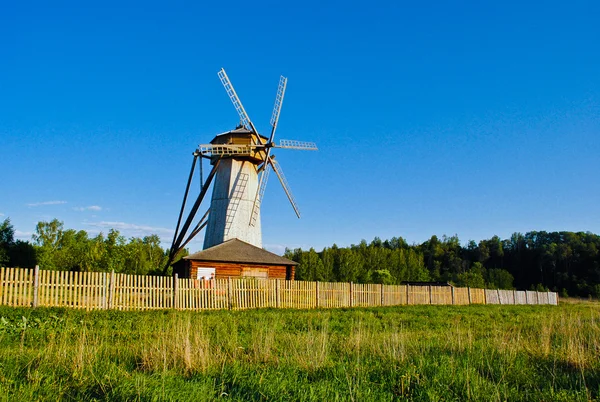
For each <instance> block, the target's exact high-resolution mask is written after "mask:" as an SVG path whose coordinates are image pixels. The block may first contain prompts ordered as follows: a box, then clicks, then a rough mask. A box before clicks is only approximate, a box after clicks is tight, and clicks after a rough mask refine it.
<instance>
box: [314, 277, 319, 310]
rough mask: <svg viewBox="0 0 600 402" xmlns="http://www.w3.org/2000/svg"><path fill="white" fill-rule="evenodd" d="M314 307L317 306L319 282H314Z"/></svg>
mask: <svg viewBox="0 0 600 402" xmlns="http://www.w3.org/2000/svg"><path fill="white" fill-rule="evenodd" d="M315 307H316V308H319V282H318V281H317V282H315Z"/></svg>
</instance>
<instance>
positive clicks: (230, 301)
mask: <svg viewBox="0 0 600 402" xmlns="http://www.w3.org/2000/svg"><path fill="white" fill-rule="evenodd" d="M232 293H233V289H231V276H228V277H227V308H228V309H229V310H231V309H232V308H233V297H231V296H232Z"/></svg>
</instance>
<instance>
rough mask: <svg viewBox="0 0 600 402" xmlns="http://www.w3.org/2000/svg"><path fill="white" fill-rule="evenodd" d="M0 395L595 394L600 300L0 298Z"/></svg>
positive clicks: (599, 377) (483, 397)
mask: <svg viewBox="0 0 600 402" xmlns="http://www.w3.org/2000/svg"><path fill="white" fill-rule="evenodd" d="M0 345H1V348H0V399H1V400H11V401H13V400H52V401H54V400H72V401H80V400H110V401H115V400H140V401H162V400H184V401H185V400H190V401H202V400H214V399H228V400H281V401H288V400H307V401H312V400H314V401H323V400H344V401H369V400H373V401H386V400H390V401H391V400H417V401H438V400H475V401H493V400H499V401H502V400H510V401H520V400H523V401H540V400H546V401H561V400H562V401H578V400H579V401H588V400H598V399H599V398H600V361H599V356H600V305H599V304H597V303H592V302H578V303H575V302H571V303H569V302H567V303H564V302H562V301H561V304H560V305H559V306H497V305H471V306H401V307H381V308H356V309H331V310H275V309H265V310H249V311H211V312H185V311H172V310H170V311H146V312H121V311H91V312H86V311H81V310H68V309H57V308H38V309H26V308H8V307H0Z"/></svg>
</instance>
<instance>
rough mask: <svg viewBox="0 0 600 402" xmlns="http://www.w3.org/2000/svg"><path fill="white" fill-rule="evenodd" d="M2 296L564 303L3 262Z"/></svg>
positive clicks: (179, 301) (281, 304) (513, 294)
mask: <svg viewBox="0 0 600 402" xmlns="http://www.w3.org/2000/svg"><path fill="white" fill-rule="evenodd" d="M0 304H2V305H7V306H32V307H37V306H44V307H74V308H82V309H87V310H93V309H117V310H150V309H170V308H175V309H180V310H216V309H250V308H264V307H274V308H339V307H372V306H397V305H407V304H413V305H414V304H448V305H450V304H456V305H464V304H552V305H556V304H558V295H557V294H556V293H554V292H533V291H522V290H496V289H475V288H456V287H451V286H411V285H378V284H357V283H329V282H304V281H284V280H279V279H252V278H243V279H232V278H229V279H213V280H210V281H204V280H195V279H178V278H177V276H175V277H161V276H141V275H126V274H116V273H114V272H111V273H107V272H65V271H44V270H39V269H38V267H36V268H35V269H22V268H0Z"/></svg>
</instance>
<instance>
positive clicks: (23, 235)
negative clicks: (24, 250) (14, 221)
mask: <svg viewBox="0 0 600 402" xmlns="http://www.w3.org/2000/svg"><path fill="white" fill-rule="evenodd" d="M31 236H33V232H22V231H20V230H15V237H16V238H17V239H19V240H29V239H31Z"/></svg>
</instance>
